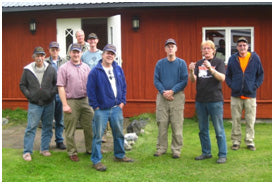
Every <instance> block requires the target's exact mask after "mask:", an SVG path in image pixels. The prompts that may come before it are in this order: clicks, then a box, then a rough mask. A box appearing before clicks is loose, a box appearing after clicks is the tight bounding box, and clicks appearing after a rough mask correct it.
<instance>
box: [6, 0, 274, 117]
mask: <svg viewBox="0 0 274 184" xmlns="http://www.w3.org/2000/svg"><path fill="white" fill-rule="evenodd" d="M113 16H114V17H113ZM138 23H139V24H138ZM133 24H134V26H133ZM33 26H35V27H33ZM31 27H32V28H34V29H33V30H31ZM79 28H81V29H83V30H84V31H85V33H86V35H87V34H89V33H91V32H95V33H97V35H98V36H99V38H100V42H99V43H100V44H99V48H100V49H102V47H103V46H104V45H105V44H106V43H107V42H109V43H114V44H115V45H116V46H117V47H118V49H119V57H118V60H119V62H122V67H123V69H124V72H125V76H126V80H127V86H128V88H127V91H128V92H127V105H126V107H125V109H124V115H125V116H126V117H129V116H133V115H138V114H140V113H144V112H155V101H156V94H157V91H156V89H155V87H154V85H153V73H154V67H155V65H156V62H157V61H158V60H159V59H160V58H163V57H165V56H166V55H165V52H164V42H165V40H166V39H168V38H174V39H175V40H176V41H177V45H178V52H177V56H178V57H180V58H183V59H184V60H185V61H186V62H187V65H188V64H189V63H190V62H192V61H197V60H199V59H201V52H200V43H201V42H202V40H205V39H212V40H213V41H214V42H215V43H216V45H217V46H219V42H218V41H219V40H220V39H223V40H224V41H225V43H226V45H225V46H226V47H225V50H226V51H225V56H224V59H225V62H227V61H228V58H229V56H230V55H231V53H233V52H235V42H236V40H237V38H239V36H246V37H247V38H248V39H249V40H250V46H251V51H256V52H257V53H258V54H259V56H260V58H261V61H262V64H263V67H264V71H265V79H264V82H263V84H262V86H261V87H260V89H259V90H258V93H257V118H272V3H271V2H265V3H263V2H260V3H256V2H244V3H243V2H225V3H221V2H219V3H218V2H211V3H206V2H199V3H198V2H192V3H190V2H171V3H166V2H158V3H153V2H147V3H134V2H129V3H126V2H124V3H82V4H78V3H53V2H52V3H23V2H22V3H2V47H3V48H2V69H3V70H2V92H3V93H2V98H3V99H2V106H3V107H2V108H3V109H6V108H12V109H14V108H17V107H21V108H27V100H26V98H24V96H23V94H22V93H21V92H20V89H19V81H20V78H21V74H22V71H23V67H24V66H25V65H27V64H28V63H30V62H31V61H32V58H31V55H32V52H33V49H34V47H36V46H42V47H43V48H44V49H47V48H48V44H49V43H50V42H51V41H53V40H57V41H58V42H59V43H60V44H61V45H62V47H61V53H62V55H64V54H65V52H66V48H67V45H68V44H69V43H71V42H72V41H73V40H74V39H75V36H74V33H75V30H76V29H79ZM47 53H48V52H47ZM47 55H48V54H47ZM195 93H196V91H195V84H192V83H191V82H190V81H189V83H188V85H187V87H186V89H185V94H186V105H185V117H192V116H193V115H194V114H195V107H194V102H195ZM223 93H224V98H225V100H224V102H225V105H224V117H225V118H230V117H231V116H230V89H229V88H228V87H227V85H226V84H225V83H224V84H223Z"/></svg>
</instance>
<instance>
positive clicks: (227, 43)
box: [202, 26, 254, 65]
mask: <svg viewBox="0 0 274 184" xmlns="http://www.w3.org/2000/svg"><path fill="white" fill-rule="evenodd" d="M237 29H250V35H251V43H249V46H250V48H251V52H253V51H254V27H251V26H250V27H203V28H202V36H203V38H202V40H203V41H205V40H206V31H207V30H224V31H225V46H226V47H225V48H226V49H225V64H226V65H227V63H228V59H229V57H230V56H231V30H237Z"/></svg>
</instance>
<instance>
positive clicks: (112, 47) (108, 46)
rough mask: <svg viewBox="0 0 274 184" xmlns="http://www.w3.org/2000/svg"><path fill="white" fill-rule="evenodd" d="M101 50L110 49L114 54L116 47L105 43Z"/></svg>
mask: <svg viewBox="0 0 274 184" xmlns="http://www.w3.org/2000/svg"><path fill="white" fill-rule="evenodd" d="M103 51H111V52H113V53H114V54H115V55H116V47H115V46H114V45H112V44H107V45H106V46H105V47H104V48H103Z"/></svg>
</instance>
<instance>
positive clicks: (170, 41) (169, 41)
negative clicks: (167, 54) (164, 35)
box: [165, 38, 177, 46]
mask: <svg viewBox="0 0 274 184" xmlns="http://www.w3.org/2000/svg"><path fill="white" fill-rule="evenodd" d="M170 43H172V44H174V45H177V44H176V42H175V40H174V39H172V38H169V39H167V41H166V43H165V46H166V45H168V44H170Z"/></svg>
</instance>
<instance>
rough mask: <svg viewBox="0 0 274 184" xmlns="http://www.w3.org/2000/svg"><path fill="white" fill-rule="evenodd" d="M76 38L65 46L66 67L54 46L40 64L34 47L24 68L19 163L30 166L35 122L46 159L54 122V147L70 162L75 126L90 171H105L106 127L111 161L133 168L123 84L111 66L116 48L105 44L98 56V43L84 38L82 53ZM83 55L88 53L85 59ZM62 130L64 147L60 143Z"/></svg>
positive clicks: (75, 158) (80, 33)
mask: <svg viewBox="0 0 274 184" xmlns="http://www.w3.org/2000/svg"><path fill="white" fill-rule="evenodd" d="M76 38H77V40H78V43H73V44H71V45H70V46H69V51H68V57H67V58H68V59H69V60H68V61H66V60H64V59H63V58H61V57H60V56H59V55H58V53H59V51H60V48H59V44H58V43H57V42H55V41H53V42H51V43H50V44H49V53H50V57H49V58H46V59H45V55H46V53H45V51H44V49H43V48H42V47H36V48H35V49H34V52H33V59H34V62H32V63H30V64H29V65H27V66H26V67H24V71H23V74H22V77H21V81H20V89H21V91H22V93H23V94H24V95H25V97H26V98H27V99H28V101H29V106H28V125H27V128H26V131H25V136H24V152H23V159H24V160H26V161H31V160H32V157H31V154H32V152H33V143H34V138H35V134H36V129H37V126H38V124H39V122H40V120H41V121H42V135H41V148H40V153H41V154H42V155H43V156H51V153H50V152H49V145H50V141H51V138H52V124H53V119H55V122H56V125H55V134H56V147H57V148H60V149H67V152H68V156H69V158H70V160H72V161H74V162H77V161H79V158H78V155H77V147H76V143H75V140H74V135H75V131H76V126H77V124H78V122H79V123H80V125H81V126H82V128H83V132H84V137H85V148H86V153H87V154H89V155H91V161H92V162H93V167H94V168H95V169H96V170H98V171H105V170H106V167H105V166H104V165H103V164H102V163H101V159H102V153H101V143H102V137H103V135H104V132H105V129H106V125H107V123H108V122H109V123H110V127H111V128H112V133H113V140H114V141H113V142H114V156H115V157H114V160H115V161H118V162H133V159H131V158H128V157H126V156H125V149H124V135H123V112H122V109H123V107H124V105H125V104H126V80H125V76H124V72H123V70H122V68H121V67H120V66H119V65H118V64H117V63H116V62H115V61H114V58H115V56H116V47H115V46H114V45H112V44H107V45H106V46H105V47H104V48H103V51H101V50H99V49H97V43H98V41H99V39H98V37H97V35H96V34H95V33H91V34H89V35H88V38H87V40H88V43H89V47H88V48H87V47H86V46H87V45H86V42H85V41H84V42H83V41H82V40H84V32H83V31H82V30H80V31H77V32H76ZM79 38H80V39H79ZM81 41H82V42H81ZM83 49H87V50H86V51H85V52H84V54H82V53H83ZM64 127H65V138H66V146H65V145H64V143H63V140H64V139H63V137H62V133H63V129H64Z"/></svg>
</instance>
